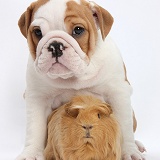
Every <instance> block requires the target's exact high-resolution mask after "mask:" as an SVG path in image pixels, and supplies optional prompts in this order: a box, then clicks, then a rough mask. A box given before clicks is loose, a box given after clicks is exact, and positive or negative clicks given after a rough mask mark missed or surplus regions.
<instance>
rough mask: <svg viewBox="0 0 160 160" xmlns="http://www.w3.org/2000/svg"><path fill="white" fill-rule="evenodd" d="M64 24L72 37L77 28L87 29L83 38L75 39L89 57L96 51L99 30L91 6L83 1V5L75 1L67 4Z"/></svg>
mask: <svg viewBox="0 0 160 160" xmlns="http://www.w3.org/2000/svg"><path fill="white" fill-rule="evenodd" d="M64 22H65V25H66V29H67V32H68V33H69V34H70V35H72V31H73V29H74V27H76V26H80V27H83V28H85V32H84V33H83V34H82V35H81V36H79V37H74V38H75V39H76V41H77V42H78V43H79V45H80V47H81V49H82V50H83V51H84V52H85V53H86V54H87V55H89V54H90V53H91V51H93V50H94V48H95V44H96V40H97V29H96V25H95V23H94V19H93V15H92V11H91V9H90V8H89V4H88V3H86V2H85V1H81V4H78V3H76V2H74V1H69V2H67V10H66V14H65V19H64Z"/></svg>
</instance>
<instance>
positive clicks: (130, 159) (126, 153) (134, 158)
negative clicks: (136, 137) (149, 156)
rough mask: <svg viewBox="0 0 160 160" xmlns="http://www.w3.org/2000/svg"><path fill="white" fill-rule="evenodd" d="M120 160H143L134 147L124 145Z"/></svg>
mask: <svg viewBox="0 0 160 160" xmlns="http://www.w3.org/2000/svg"><path fill="white" fill-rule="evenodd" d="M122 160H145V157H144V156H143V155H142V153H141V152H140V151H139V150H138V148H137V146H136V145H125V147H123V153H122Z"/></svg>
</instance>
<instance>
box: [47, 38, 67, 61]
mask: <svg viewBox="0 0 160 160" xmlns="http://www.w3.org/2000/svg"><path fill="white" fill-rule="evenodd" d="M63 50H65V47H64V45H63V44H62V43H60V42H57V41H54V42H52V43H51V44H50V45H49V47H48V51H49V52H52V57H56V58H58V57H61V56H62V55H63V52H62V51H63Z"/></svg>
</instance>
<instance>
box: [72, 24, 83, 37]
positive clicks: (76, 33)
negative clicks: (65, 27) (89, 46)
mask: <svg viewBox="0 0 160 160" xmlns="http://www.w3.org/2000/svg"><path fill="white" fill-rule="evenodd" d="M84 31H85V29H84V28H83V27H79V26H77V27H75V28H74V30H73V32H72V35H73V36H79V35H81V34H82V33H83V32H84Z"/></svg>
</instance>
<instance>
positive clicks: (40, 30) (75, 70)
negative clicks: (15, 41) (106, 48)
mask: <svg viewBox="0 0 160 160" xmlns="http://www.w3.org/2000/svg"><path fill="white" fill-rule="evenodd" d="M112 23H113V18H112V16H111V15H110V14H109V12H108V11H106V10H105V9H103V8H102V7H100V6H98V5H97V4H95V3H94V2H89V1H86V0H38V1H36V2H34V3H32V4H31V5H30V6H29V7H28V8H27V10H26V11H25V12H24V13H23V14H22V16H21V17H20V19H19V27H20V30H21V32H22V34H23V35H24V37H25V38H27V40H28V44H29V48H30V52H31V55H32V58H33V60H34V64H35V68H36V70H37V71H38V72H40V73H42V74H46V75H47V76H49V77H50V78H53V79H55V78H58V77H59V78H64V79H66V78H70V77H73V76H75V77H76V76H78V75H82V74H84V73H85V70H86V68H87V67H88V65H89V63H90V60H91V57H92V55H93V54H94V51H95V46H96V42H97V39H98V37H99V35H100V36H101V39H102V40H104V39H105V37H106V36H107V35H108V33H109V31H110V29H111V26H112ZM99 30H100V32H99Z"/></svg>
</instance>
